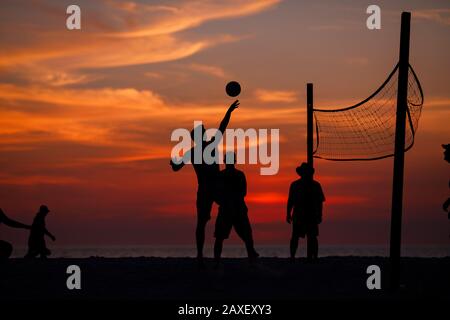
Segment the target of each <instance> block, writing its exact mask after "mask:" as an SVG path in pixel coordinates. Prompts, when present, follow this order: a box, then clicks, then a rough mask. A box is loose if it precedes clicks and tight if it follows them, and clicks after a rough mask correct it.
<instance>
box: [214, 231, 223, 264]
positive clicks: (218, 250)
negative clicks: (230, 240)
mask: <svg viewBox="0 0 450 320" xmlns="http://www.w3.org/2000/svg"><path fill="white" fill-rule="evenodd" d="M222 248H223V239H220V238H216V241H215V242H214V260H215V261H216V266H218V265H219V262H220V257H221V256H222Z"/></svg>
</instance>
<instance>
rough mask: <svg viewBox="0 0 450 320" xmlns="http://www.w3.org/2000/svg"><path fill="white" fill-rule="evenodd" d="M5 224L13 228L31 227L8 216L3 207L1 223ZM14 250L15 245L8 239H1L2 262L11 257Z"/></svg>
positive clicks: (0, 253) (0, 255)
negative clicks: (7, 240)
mask: <svg viewBox="0 0 450 320" xmlns="http://www.w3.org/2000/svg"><path fill="white" fill-rule="evenodd" d="M2 223H3V224H5V225H7V226H8V227H11V228H19V229H30V228H31V227H30V226H28V225H26V224H23V223H20V222H17V221H15V220H12V219H10V218H8V217H7V216H6V214H5V213H4V212H3V210H2V209H0V224H2ZM12 250H13V246H12V245H11V244H10V243H9V242H6V241H3V240H0V262H1V261H4V260H6V259H8V258H9V256H10V255H11V253H12Z"/></svg>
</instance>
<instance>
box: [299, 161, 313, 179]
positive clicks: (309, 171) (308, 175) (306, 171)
mask: <svg viewBox="0 0 450 320" xmlns="http://www.w3.org/2000/svg"><path fill="white" fill-rule="evenodd" d="M295 171H296V172H297V174H298V175H299V176H300V177H302V179H312V177H313V175H314V168H313V167H311V165H309V164H308V163H306V162H303V163H302V164H301V165H300V166H299V167H297V168H296V169H295Z"/></svg>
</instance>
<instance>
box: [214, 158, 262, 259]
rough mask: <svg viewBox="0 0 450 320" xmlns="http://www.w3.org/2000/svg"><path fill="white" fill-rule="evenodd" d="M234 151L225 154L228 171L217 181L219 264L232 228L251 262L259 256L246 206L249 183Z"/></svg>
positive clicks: (224, 171) (216, 229) (216, 255)
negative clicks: (236, 165) (254, 245)
mask: <svg viewBox="0 0 450 320" xmlns="http://www.w3.org/2000/svg"><path fill="white" fill-rule="evenodd" d="M235 163H236V156H235V154H234V152H227V153H226V155H225V164H226V165H225V169H224V170H222V171H220V174H219V179H218V190H217V191H218V195H217V199H218V201H219V214H218V216H217V219H216V228H215V231H214V236H215V238H216V241H215V243H214V259H215V260H216V263H217V264H218V263H219V261H220V256H221V254H222V247H223V241H224V240H225V239H228V237H229V236H230V232H231V228H233V227H234V230H235V231H236V233H237V234H238V236H239V237H240V238H241V239H242V241H244V243H245V247H246V249H247V254H248V257H249V258H250V259H251V260H252V259H254V258H257V257H258V256H259V255H258V253H257V252H256V251H255V248H254V247H253V235H252V227H251V226H250V220H249V219H248V214H247V213H248V209H247V205H246V204H245V199H244V198H245V196H246V195H247V180H246V179H245V174H244V172H242V171H240V170H238V169H236V167H235Z"/></svg>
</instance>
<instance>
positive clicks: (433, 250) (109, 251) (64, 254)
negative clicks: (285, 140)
mask: <svg viewBox="0 0 450 320" xmlns="http://www.w3.org/2000/svg"><path fill="white" fill-rule="evenodd" d="M50 249H51V250H52V257H55V258H88V257H108V258H118V257H195V255H196V250H195V247H192V246H110V247H50ZM256 249H257V251H258V252H259V254H260V255H261V256H262V257H280V258H285V257H288V256H289V248H288V247H287V246H259V247H258V246H257V247H256ZM212 252H213V249H212V248H211V247H206V248H205V255H206V256H207V257H211V256H212ZM25 253H26V248H25V247H19V248H15V250H14V252H13V257H23V256H24V255H25ZM298 254H300V256H305V255H306V248H305V247H304V246H299V250H298ZM388 255H389V248H388V247H381V246H358V247H357V246H350V245H349V246H345V245H339V246H338V245H323V246H321V247H320V256H322V257H326V256H382V257H387V256H388ZM223 256H224V257H245V256H246V251H245V248H244V247H243V246H237V245H229V246H226V245H225V246H224V250H223ZM402 256H404V257H446V256H450V246H404V247H403V248H402Z"/></svg>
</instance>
